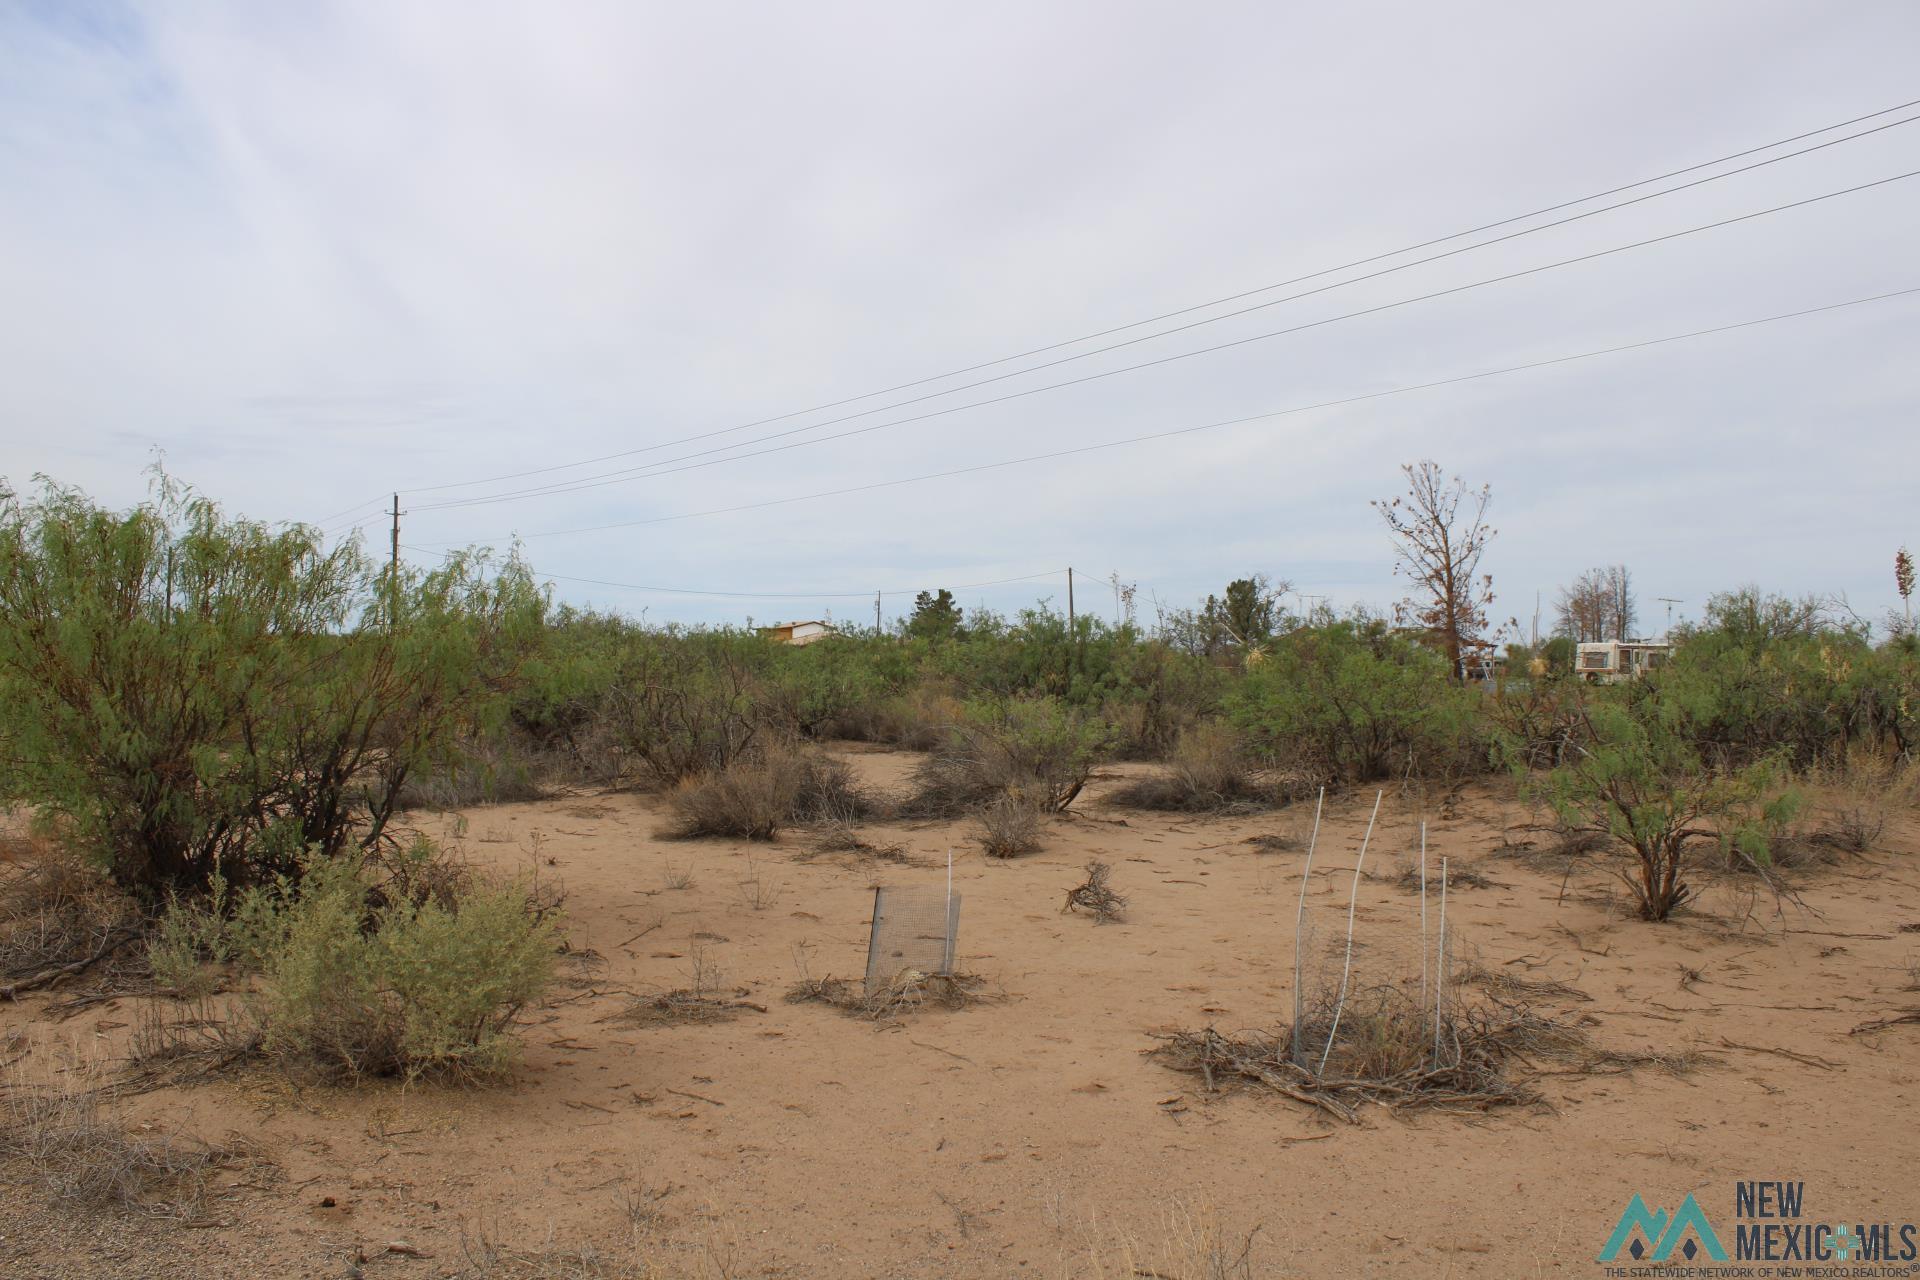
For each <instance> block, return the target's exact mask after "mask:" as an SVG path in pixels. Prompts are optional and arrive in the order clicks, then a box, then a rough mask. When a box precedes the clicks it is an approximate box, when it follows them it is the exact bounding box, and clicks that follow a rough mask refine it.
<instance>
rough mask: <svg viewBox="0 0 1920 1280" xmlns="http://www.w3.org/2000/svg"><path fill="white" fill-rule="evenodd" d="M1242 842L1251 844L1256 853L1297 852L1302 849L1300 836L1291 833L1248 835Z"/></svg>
mask: <svg viewBox="0 0 1920 1280" xmlns="http://www.w3.org/2000/svg"><path fill="white" fill-rule="evenodd" d="M1240 843H1242V844H1250V845H1252V846H1253V848H1254V852H1256V853H1296V852H1298V851H1299V849H1300V847H1301V846H1300V837H1299V836H1289V835H1264V836H1248V837H1247V838H1246V839H1245V840H1242V841H1241V842H1240Z"/></svg>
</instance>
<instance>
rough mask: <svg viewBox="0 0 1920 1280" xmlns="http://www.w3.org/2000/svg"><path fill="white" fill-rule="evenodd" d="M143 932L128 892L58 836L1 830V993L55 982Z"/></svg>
mask: <svg viewBox="0 0 1920 1280" xmlns="http://www.w3.org/2000/svg"><path fill="white" fill-rule="evenodd" d="M138 935H139V918H138V913H137V912H136V911H135V910H134V907H133V904H132V903H131V902H130V901H129V900H128V899H127V897H126V895H124V894H123V893H121V892H120V891H119V890H118V889H116V888H114V886H113V885H112V883H111V882H110V881H108V879H107V878H106V876H104V875H102V874H101V873H100V872H99V871H97V870H95V869H94V868H93V867H91V866H89V865H88V864H87V863H86V862H85V861H83V860H82V859H81V858H80V857H79V855H78V854H75V853H73V852H72V851H71V850H69V849H67V848H66V847H65V846H64V845H63V844H61V843H60V842H59V841H58V840H56V839H54V838H52V837H49V836H44V835H38V834H34V835H19V834H10V835H6V836H0V999H11V998H13V997H15V996H17V995H20V994H23V993H25V992H27V991H32V990H37V989H39V988H43V987H48V986H52V985H54V984H55V983H57V982H59V981H60V980H61V979H62V978H65V977H68V976H70V975H72V974H75V973H79V972H81V971H83V970H85V969H88V968H90V967H92V966H93V965H94V964H97V963H99V962H100V961H102V960H105V959H108V958H109V957H111V956H113V955H115V954H117V953H118V952H120V951H121V950H122V949H123V948H125V947H126V946H127V944H128V943H130V942H132V941H133V940H134V939H135V938H136V937H137V936H138Z"/></svg>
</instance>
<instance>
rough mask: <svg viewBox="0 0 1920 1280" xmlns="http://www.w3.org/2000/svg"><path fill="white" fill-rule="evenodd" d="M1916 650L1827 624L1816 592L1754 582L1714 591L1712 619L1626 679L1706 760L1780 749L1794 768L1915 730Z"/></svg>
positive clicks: (1735, 759)
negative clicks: (1779, 592)
mask: <svg viewBox="0 0 1920 1280" xmlns="http://www.w3.org/2000/svg"><path fill="white" fill-rule="evenodd" d="M1912 680H1913V665H1912V661H1911V657H1910V655H1905V654H1903V652H1902V651H1901V650H1900V648H1899V646H1897V645H1896V646H1887V647H1885V648H1883V649H1881V650H1878V651H1876V650H1874V649H1873V648H1872V647H1871V646H1870V645H1869V643H1868V641H1867V638H1866V635H1865V634H1864V630H1863V629H1861V628H1854V627H1837V626H1830V625H1827V624H1826V623H1825V622H1823V620H1822V615H1821V613H1820V608H1819V605H1818V603H1817V602H1814V601H1792V600H1786V599H1783V598H1780V597H1763V596H1761V595H1760V594H1759V593H1758V592H1756V591H1753V590H1751V589H1748V590H1744V591H1739V592H1732V593H1728V594H1726V595H1721V596H1715V597H1714V598H1713V600H1712V601H1711V602H1710V603H1709V605H1708V609H1707V620H1706V622H1705V623H1704V624H1703V625H1701V626H1699V627H1695V628H1691V629H1689V630H1687V631H1686V632H1684V633H1683V634H1682V636H1681V637H1680V639H1679V642H1678V644H1677V645H1676V646H1675V649H1674V652H1673V655H1672V658H1671V659H1670V661H1669V662H1668V663H1667V664H1666V665H1665V666H1664V667H1663V668H1661V669H1659V670H1658V671H1656V672H1655V673H1654V674H1653V675H1652V676H1651V677H1650V678H1648V679H1646V680H1642V681H1638V682H1636V683H1635V684H1634V685H1632V686H1629V688H1628V695H1627V696H1628V697H1629V698H1630V699H1632V700H1635V701H1640V700H1651V701H1656V702H1658V703H1659V704H1660V705H1661V706H1662V707H1663V708H1665V709H1666V710H1665V711H1664V712H1663V714H1664V715H1666V716H1668V717H1671V718H1673V721H1674V723H1675V725H1676V727H1677V730H1678V731H1679V732H1680V733H1682V734H1683V735H1684V736H1685V737H1686V738H1687V739H1688V740H1689V741H1690V742H1691V743H1692V744H1693V745H1694V746H1695V747H1696V748H1697V749H1698V750H1699V751H1701V752H1702V753H1703V754H1704V755H1705V756H1706V757H1707V758H1708V759H1709V760H1710V761H1713V762H1715V763H1720V764H1725V765H1741V764H1746V763H1750V762H1753V761H1756V760H1760V759H1762V758H1765V757H1770V756H1773V755H1775V754H1776V753H1781V752H1784V753H1785V755H1786V758H1787V760H1788V762H1789V763H1791V764H1792V765H1794V766H1795V767H1796V768H1807V767H1810V766H1812V765H1814V764H1815V763H1817V762H1819V761H1821V760H1824V759H1831V758H1837V757H1838V756H1840V755H1843V754H1844V753H1845V749H1846V746H1847V744H1848V743H1849V742H1852V741H1857V740H1863V739H1868V738H1872V737H1875V736H1877V735H1881V734H1886V735H1891V736H1892V737H1893V738H1894V740H1895V741H1896V743H1898V744H1899V746H1898V747H1897V749H1900V750H1904V749H1905V744H1906V743H1907V742H1910V741H1911V740H1912V739H1911V732H1912V720H1911V713H1910V712H1908V711H1907V710H1906V708H1907V707H1908V706H1910V705H1911V704H1910V703H1908V702H1906V701H1905V699H1904V697H1903V690H1904V689H1908V688H1911V687H1913V686H1912Z"/></svg>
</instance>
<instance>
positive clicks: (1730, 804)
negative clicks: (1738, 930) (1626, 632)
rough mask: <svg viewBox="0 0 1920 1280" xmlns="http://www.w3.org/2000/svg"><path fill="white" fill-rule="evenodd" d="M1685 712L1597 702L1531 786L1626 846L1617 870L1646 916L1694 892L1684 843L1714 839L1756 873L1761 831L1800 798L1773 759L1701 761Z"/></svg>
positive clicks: (1575, 819) (1780, 821) (1762, 858)
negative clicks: (1554, 764)
mask: <svg viewBox="0 0 1920 1280" xmlns="http://www.w3.org/2000/svg"><path fill="white" fill-rule="evenodd" d="M1684 720H1685V713H1684V711H1682V710H1681V709H1680V708H1678V707H1676V706H1674V705H1672V704H1669V703H1663V702H1661V701H1659V700H1658V699H1654V698H1646V699H1641V700H1640V701H1638V702H1637V703H1636V704H1634V705H1632V706H1628V705H1624V704H1621V703H1617V702H1612V701H1602V702H1599V703H1597V704H1595V705H1593V706H1592V707H1590V708H1589V709H1588V710H1587V711H1586V713H1585V715H1584V717H1583V725H1582V733H1581V735H1580V738H1581V746H1580V748H1579V749H1578V750H1577V752H1575V753H1574V754H1573V756H1572V758H1571V759H1570V760H1569V762H1568V763H1566V764H1564V765H1562V766H1561V767H1560V768H1557V769H1555V770H1553V771H1552V772H1551V773H1550V774H1548V775H1547V777H1546V779H1545V781H1544V784H1536V789H1537V791H1538V793H1540V794H1543V795H1544V796H1545V798H1546V799H1547V800H1548V801H1549V802H1550V803H1551V804H1552V805H1553V808H1554V811H1555V812H1556V813H1557V814H1558V815H1559V817H1560V820H1561V822H1562V823H1564V824H1565V825H1567V826H1568V827H1571V828H1575V829H1578V830H1584V831H1593V832H1598V833H1600V834H1602V835H1605V836H1610V837H1612V838H1613V839H1615V840H1617V841H1619V842H1620V843H1621V844H1623V845H1625V846H1626V847H1627V848H1628V849H1630V850H1631V851H1632V852H1633V855H1634V864H1633V866H1632V869H1631V871H1630V872H1627V873H1623V877H1622V878H1623V879H1625V880H1626V882H1627V884H1628V886H1629V887H1630V888H1631V889H1632V890H1633V893H1634V896H1635V898H1636V900H1637V901H1638V903H1639V906H1640V913H1641V915H1642V916H1643V917H1645V918H1646V919H1649V920H1665V919H1667V918H1668V916H1669V915H1671V914H1672V912H1673V911H1674V910H1676V909H1677V908H1679V907H1681V906H1682V905H1684V904H1685V903H1686V902H1687V901H1688V900H1689V899H1691V898H1692V897H1693V896H1694V891H1693V889H1692V886H1690V885H1689V884H1688V883H1687V882H1686V880H1685V878H1684V876H1685V870H1686V866H1687V854H1688V847H1689V845H1691V844H1693V843H1695V842H1699V841H1706V840H1712V841H1717V842H1718V843H1719V845H1720V847H1721V849H1722V850H1723V851H1724V853H1725V854H1726V855H1727V856H1728V857H1729V858H1733V859H1737V860H1739V861H1742V862H1744V863H1746V864H1747V865H1749V866H1751V867H1753V868H1755V869H1757V870H1760V871H1762V872H1764V871H1765V869H1766V868H1767V867H1768V865H1769V864H1770V862H1771V856H1770V849H1769V841H1770V839H1771V838H1772V836H1774V835H1775V834H1777V833H1778V832H1779V831H1780V830H1782V829H1783V827H1784V826H1785V824H1786V823H1787V822H1788V821H1790V820H1791V819H1792V817H1793V815H1794V813H1795V812H1796V811H1797V809H1798V806H1799V795H1798V793H1797V792H1795V791H1794V790H1793V789H1791V788H1790V787H1787V786H1786V785H1784V780H1783V775H1782V771H1781V769H1780V767H1779V765H1778V763H1777V762H1776V761H1774V760H1761V761H1757V762H1755V763H1752V764H1750V765H1747V766H1745V767H1744V768H1741V769H1738V770H1727V769H1715V768H1709V767H1708V766H1707V765H1706V764H1705V763H1704V762H1703V761H1702V759H1701V757H1700V753H1699V751H1698V750H1697V749H1696V748H1695V747H1694V745H1693V744H1692V743H1691V742H1690V741H1689V740H1688V738H1687V736H1686V734H1685V732H1684Z"/></svg>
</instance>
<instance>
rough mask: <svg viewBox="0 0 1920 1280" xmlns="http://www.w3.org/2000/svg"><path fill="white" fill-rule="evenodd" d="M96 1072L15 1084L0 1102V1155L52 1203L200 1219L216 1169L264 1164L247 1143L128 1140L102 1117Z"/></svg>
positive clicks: (115, 1118) (118, 1123) (234, 1139)
mask: <svg viewBox="0 0 1920 1280" xmlns="http://www.w3.org/2000/svg"><path fill="white" fill-rule="evenodd" d="M100 1076H101V1072H100V1071H99V1070H98V1069H97V1068H95V1069H88V1070H84V1071H80V1072H78V1073H76V1077H75V1078H71V1079H69V1080H67V1081H64V1082H61V1083H59V1084H54V1085H51V1086H46V1087H35V1086H33V1085H31V1084H29V1083H27V1082H25V1081H22V1080H19V1079H16V1080H14V1081H13V1082H12V1083H11V1085H10V1087H9V1088H8V1089H7V1091H6V1097H5V1099H4V1101H0V1154H4V1155H8V1156H12V1157H14V1158H16V1159H18V1160H19V1161H21V1162H22V1163H23V1164H24V1165H25V1166H26V1168H27V1169H28V1170H30V1171H31V1174H32V1176H33V1180H34V1182H35V1183H37V1184H38V1185H39V1186H40V1187H41V1188H42V1189H43V1190H45V1191H46V1192H47V1193H48V1194H49V1195H51V1196H53V1197H54V1198H55V1199H56V1200H59V1201H61V1202H64V1203H66V1204H69V1205H72V1206H73V1207H74V1208H76V1209H84V1210H96V1211H97V1210H103V1209H106V1210H131V1211H136V1212H140V1213H146V1214H151V1215H153V1216H155V1217H165V1218H178V1219H183V1220H187V1221H195V1220H198V1219H200V1218H201V1217H202V1216H203V1215H204V1213H205V1211H206V1201H207V1191H208V1188H207V1183H208V1179H209V1178H210V1177H211V1175H212V1174H213V1172H214V1171H215V1170H218V1169H227V1168H232V1167H235V1166H237V1165H241V1164H253V1165H260V1164H264V1163H266V1162H265V1158H264V1156H263V1155H262V1153H261V1152H260V1150H259V1149H258V1147H256V1146H254V1145H253V1144H252V1143H250V1142H248V1141H247V1140H246V1139H244V1138H241V1137H239V1136H238V1135H233V1136H230V1137H229V1138H228V1140H227V1141H226V1142H224V1143H220V1144H213V1143H207V1142H202V1141H200V1140H198V1139H195V1138H189V1137H185V1136H182V1135H177V1134H165V1133H151V1134H149V1133H135V1132H132V1131H130V1130H129V1129H128V1128H127V1126H126V1123H125V1121H124V1119H123V1118H122V1117H121V1116H119V1115H117V1114H115V1113H114V1112H112V1111H111V1110H109V1108H108V1107H107V1106H106V1105H105V1103H104V1101H103V1090H102V1089H101V1088H99V1087H98V1086H99V1084H100Z"/></svg>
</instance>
